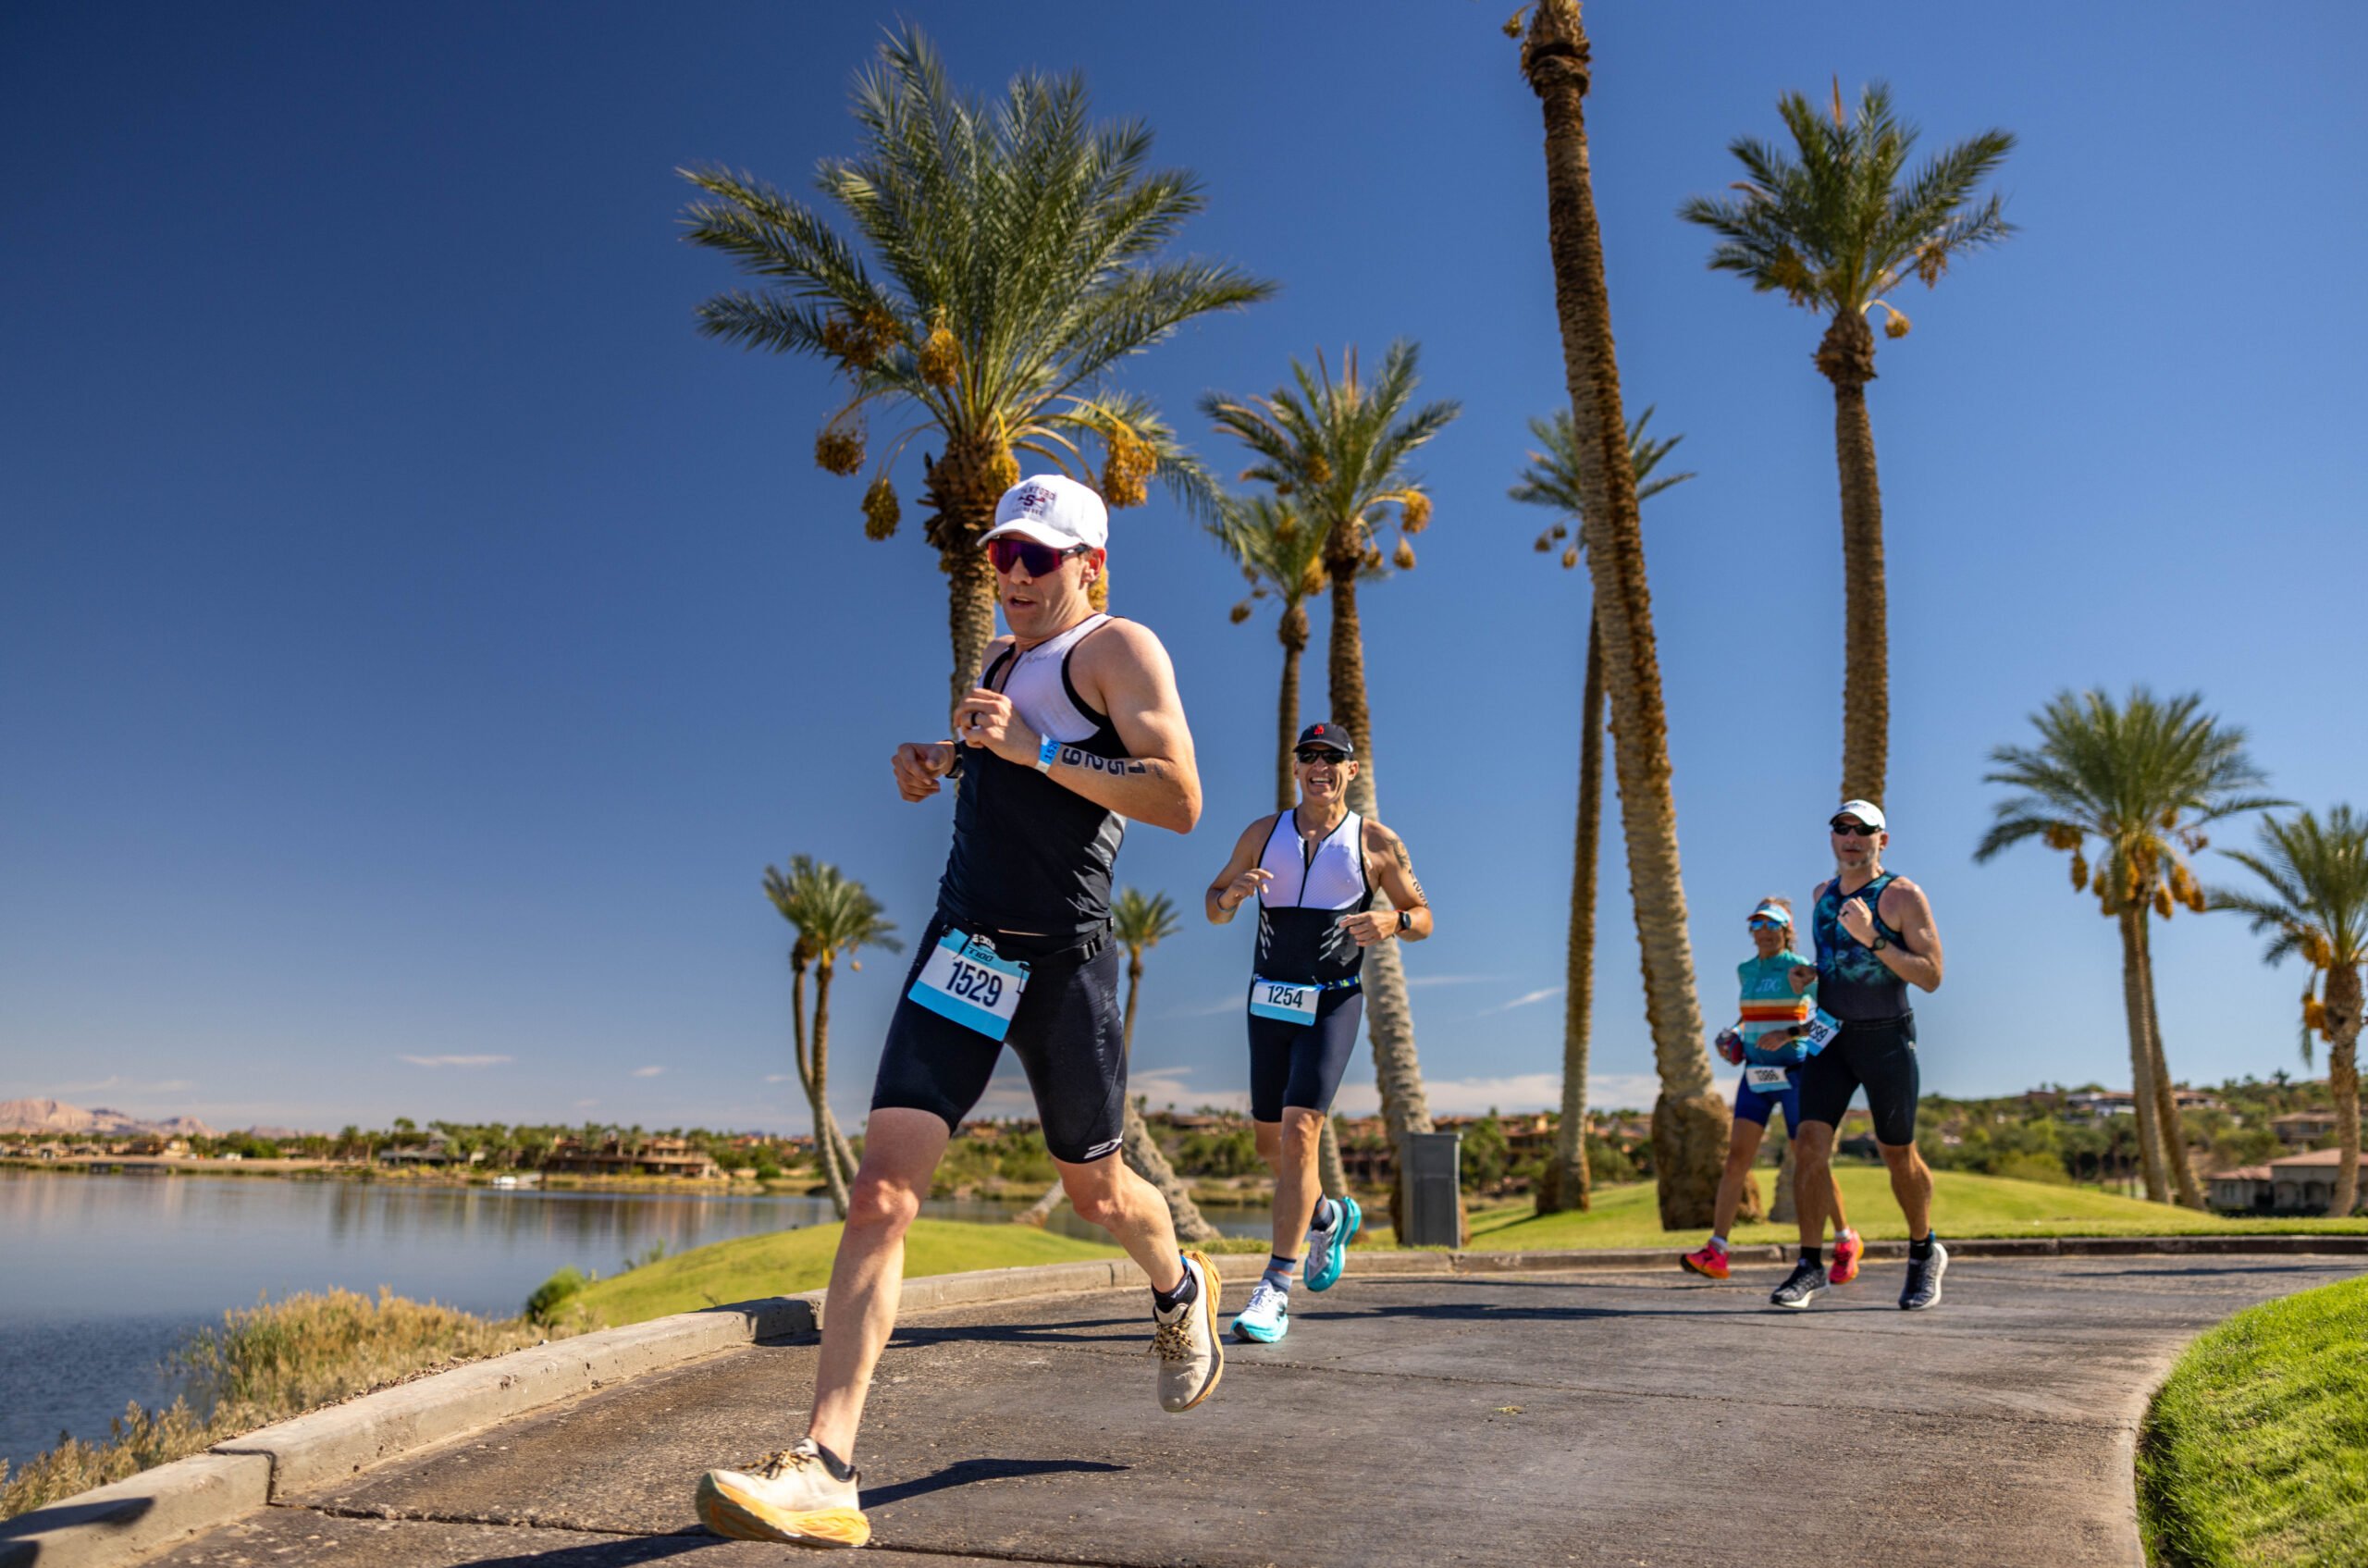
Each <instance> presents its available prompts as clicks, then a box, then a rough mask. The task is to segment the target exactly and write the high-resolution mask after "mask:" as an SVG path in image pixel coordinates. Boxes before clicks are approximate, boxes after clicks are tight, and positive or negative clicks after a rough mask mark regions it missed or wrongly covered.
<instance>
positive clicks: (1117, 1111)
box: [871, 909, 1127, 1165]
mask: <svg viewBox="0 0 2368 1568" xmlns="http://www.w3.org/2000/svg"><path fill="white" fill-rule="evenodd" d="M955 929H958V928H956V926H955V925H954V924H953V922H952V921H950V920H947V919H946V917H945V911H944V910H943V909H941V910H939V911H938V912H937V913H936V914H935V915H933V916H931V919H930V922H929V925H928V927H927V929H925V930H924V931H923V932H921V940H920V942H919V944H918V946H919V949H920V951H919V953H917V954H916V955H915V956H914V958H913V967H912V969H911V970H910V971H908V972H907V974H906V976H905V990H904V994H902V995H901V996H900V997H899V998H898V1000H897V1003H896V1011H895V1014H894V1017H892V1018H891V1019H889V1020H888V1043H887V1046H886V1048H885V1049H883V1050H882V1052H881V1053H880V1074H879V1077H878V1078H876V1079H875V1080H873V1082H872V1087H871V1108H872V1109H873V1110H875V1111H877V1110H885V1109H899V1110H915V1111H930V1112H933V1113H934V1114H936V1115H937V1116H938V1117H942V1118H943V1119H944V1122H945V1125H946V1126H947V1127H948V1128H951V1129H955V1130H959V1129H960V1127H961V1125H962V1122H963V1118H964V1117H968V1115H969V1114H970V1112H971V1110H972V1108H973V1107H975V1106H976V1105H978V1103H979V1098H980V1096H981V1095H982V1094H984V1093H986V1092H987V1080H988V1079H990V1078H992V1077H993V1076H994V1070H995V1063H996V1062H997V1060H998V1059H1000V1058H1001V1056H1003V1049H1004V1046H1005V1045H1008V1046H1010V1047H1011V1054H1012V1055H1013V1056H1017V1057H1018V1058H1019V1066H1020V1069H1021V1070H1022V1071H1024V1072H1025V1073H1027V1075H1028V1086H1029V1088H1030V1089H1031V1090H1033V1091H1034V1092H1035V1094H1036V1115H1037V1117H1038V1119H1039V1120H1041V1121H1042V1123H1043V1127H1044V1146H1045V1147H1046V1148H1048V1149H1050V1150H1051V1151H1052V1153H1053V1157H1054V1158H1055V1159H1056V1160H1066V1161H1067V1162H1068V1163H1070V1164H1071V1165H1083V1164H1085V1163H1086V1162H1087V1161H1089V1160H1098V1159H1101V1158H1103V1157H1104V1155H1108V1154H1116V1153H1117V1151H1118V1142H1119V1135H1120V1132H1121V1130H1122V1129H1123V1127H1124V1125H1125V1118H1126V1114H1127V1043H1126V1034H1125V1031H1124V1029H1123V1027H1122V1020H1121V1019H1120V1017H1119V1012H1118V970H1119V948H1118V945H1117V944H1116V942H1113V941H1112V940H1111V939H1110V933H1109V932H1107V931H1104V932H1103V933H1102V934H1101V935H1099V936H1094V937H1088V938H1084V939H1082V940H1080V939H1078V938H1074V937H1059V936H1002V935H998V936H996V937H995V939H994V941H995V950H996V952H998V953H1000V954H1001V955H1002V956H1003V957H1006V958H1017V959H1019V960H1022V961H1023V962H1025V963H1027V964H1028V966H1029V973H1028V985H1027V988H1026V989H1025V990H1024V991H1022V992H1021V993H1020V994H1019V1009H1018V1012H1016V1013H1014V1014H1013V1015H1012V1019H1011V1027H1010V1029H1009V1030H1008V1031H1006V1032H1005V1035H1004V1038H1003V1039H1002V1041H1000V1042H997V1041H994V1040H991V1039H989V1038H988V1037H987V1036H986V1035H983V1034H981V1033H980V1032H979V1031H976V1030H974V1029H972V1028H970V1027H969V1026H968V1025H967V1024H961V1023H956V1021H954V1020H953V1019H949V1018H945V1017H943V1016H941V1015H940V1014H937V1013H934V1012H931V1010H930V1009H929V1008H927V1007H924V1006H921V1005H920V1004H919V1003H918V1002H916V1001H914V1000H913V997H912V991H913V982H914V981H915V980H916V979H918V978H919V975H920V972H921V966H922V965H923V964H925V963H927V962H928V961H929V956H930V953H931V950H933V949H934V948H935V947H936V946H937V941H938V938H940V937H942V936H944V934H945V933H946V932H948V931H949V930H955Z"/></svg>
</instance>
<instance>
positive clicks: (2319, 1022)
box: [2204, 806, 2368, 1216]
mask: <svg viewBox="0 0 2368 1568" xmlns="http://www.w3.org/2000/svg"><path fill="white" fill-rule="evenodd" d="M2222 853H2223V854H2225V855H2226V856H2227V857H2228V858H2230V859H2232V860H2234V861H2236V862H2237V863H2238V865H2240V866H2242V867H2244V868H2245V869H2246V870H2249V871H2251V872H2252V873H2253V875H2255V876H2257V877H2259V878H2260V879H2261V880H2262V883H2263V885H2265V886H2266V887H2267V888H2268V889H2269V895H2268V896H2266V897H2263V896H2259V895H2252V894H2245V893H2232V892H2229V891H2227V890H2226V889H2223V888H2217V887H2215V888H2212V889H2210V890H2208V891H2207V892H2206V893H2205V895H2204V899H2205V903H2206V907H2209V908H2214V909H2233V910H2235V911H2236V912H2237V913H2238V914H2240V915H2250V916H2251V917H2252V929H2253V932H2254V933H2255V934H2256V935H2263V934H2266V935H2269V936H2270V944H2269V947H2268V949H2267V950H2266V951H2265V952H2263V955H2262V957H2263V959H2264V960H2265V961H2266V962H2269V963H2272V964H2275V963H2279V962H2281V961H2283V960H2284V959H2285V958H2286V957H2288V955H2290V954H2300V956H2301V958H2302V961H2303V962H2304V963H2306V964H2308V965H2310V966H2311V973H2310V978H2309V979H2308V980H2306V981H2304V982H2303V983H2302V1060H2303V1062H2304V1063H2305V1064H2308V1063H2309V1061H2310V1059H2311V1056H2312V1044H2311V1040H2312V1036H2313V1035H2316V1036H2317V1037H2318V1038H2319V1039H2321V1040H2324V1041H2325V1042H2326V1043H2327V1087H2328V1088H2329V1089H2331V1090H2333V1091H2334V1092H2335V1121H2336V1147H2337V1150H2339V1151H2340V1154H2341V1164H2340V1166H2339V1167H2338V1168H2337V1172H2336V1179H2335V1204H2334V1205H2333V1206H2332V1207H2331V1208H2330V1209H2329V1210H2328V1211H2327V1212H2328V1213H2330V1214H2333V1215H2337V1216H2343V1215H2348V1214H2349V1213H2350V1212H2351V1211H2352V1210H2353V1209H2354V1208H2356V1207H2358V1206H2359V1204H2360V1023H2361V1010H2362V1009H2361V984H2360V969H2361V966H2362V964H2368V816H2362V815H2360V814H2358V813H2355V812H2354V811H2353V810H2352V809H2351V808H2350V807H2349V806H2338V807H2337V808H2336V809H2334V810H2332V811H2330V812H2328V813H2327V817H2326V821H2324V822H2322V821H2319V819H2318V818H2316V817H2314V816H2312V814H2311V813H2310V812H2308V811H2302V812H2298V813H2297V814H2296V815H2295V817H2294V819H2293V820H2292V821H2285V822H2280V821H2274V820H2273V821H2264V822H2263V823H2262V824H2261V848H2260V850H2259V852H2258V853H2255V854H2250V855H2249V854H2247V853H2245V852H2244V851H2242V850H2239V849H2228V850H2223V851H2222ZM2322 976H2325V983H2324V984H2322V983H2321V977H2322ZM2313 991H2316V992H2318V993H2319V994H2318V995H2316V996H2313V995H2312V992H2313Z"/></svg>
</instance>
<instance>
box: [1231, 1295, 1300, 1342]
mask: <svg viewBox="0 0 2368 1568" xmlns="http://www.w3.org/2000/svg"><path fill="white" fill-rule="evenodd" d="M1290 1331H1291V1293H1290V1292H1289V1290H1277V1289H1276V1288H1275V1287H1274V1286H1273V1285H1271V1284H1269V1283H1268V1282H1267V1281H1265V1280H1264V1279H1261V1280H1259V1281H1258V1283H1257V1284H1255V1285H1253V1286H1252V1287H1251V1290H1250V1304H1249V1305H1248V1306H1246V1307H1243V1308H1242V1309H1241V1311H1240V1313H1239V1314H1238V1315H1236V1316H1235V1317H1234V1320H1233V1337H1234V1338H1235V1339H1237V1340H1255V1341H1256V1342H1258V1343H1259V1344H1262V1345H1271V1344H1273V1343H1274V1342H1275V1341H1276V1340H1279V1339H1281V1338H1282V1337H1283V1336H1284V1335H1286V1334H1288V1333H1289V1332H1290Z"/></svg>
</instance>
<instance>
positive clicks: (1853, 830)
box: [1825, 821, 1883, 838]
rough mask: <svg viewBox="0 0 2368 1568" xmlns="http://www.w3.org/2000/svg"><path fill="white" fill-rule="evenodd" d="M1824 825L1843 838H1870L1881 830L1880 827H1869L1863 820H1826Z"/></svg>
mask: <svg viewBox="0 0 2368 1568" xmlns="http://www.w3.org/2000/svg"><path fill="white" fill-rule="evenodd" d="M1825 825H1826V826H1827V827H1829V828H1832V830H1833V831H1834V832H1835V833H1840V834H1841V835H1842V836H1843V837H1844V838H1872V837H1874V836H1875V834H1877V833H1881V832H1882V831H1883V830H1882V829H1881V828H1870V827H1869V826H1868V825H1867V824H1866V823H1864V822H1848V821H1844V822H1828V823H1826V824H1825Z"/></svg>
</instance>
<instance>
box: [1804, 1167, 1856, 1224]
mask: <svg viewBox="0 0 2368 1568" xmlns="http://www.w3.org/2000/svg"><path fill="white" fill-rule="evenodd" d="M1793 1168H1794V1169H1795V1170H1796V1171H1797V1170H1798V1169H1799V1168H1800V1167H1799V1166H1798V1165H1795V1167H1793ZM1825 1170H1826V1174H1827V1175H1828V1176H1831V1177H1832V1179H1833V1182H1832V1185H1833V1191H1832V1203H1833V1239H1834V1240H1835V1241H1840V1240H1841V1239H1842V1233H1843V1232H1844V1231H1845V1230H1847V1229H1849V1228H1850V1216H1849V1214H1848V1213H1847V1212H1846V1211H1845V1210H1844V1208H1843V1206H1842V1176H1841V1173H1840V1172H1838V1171H1836V1170H1835V1169H1834V1168H1833V1167H1832V1166H1831V1165H1829V1166H1827V1167H1825Z"/></svg>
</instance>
